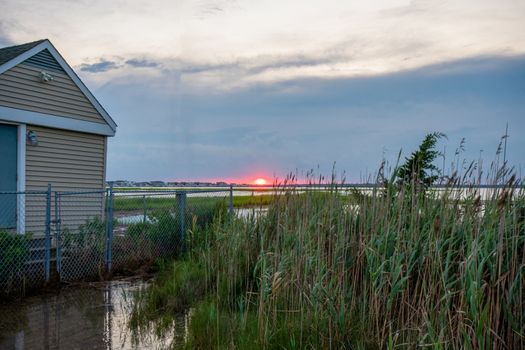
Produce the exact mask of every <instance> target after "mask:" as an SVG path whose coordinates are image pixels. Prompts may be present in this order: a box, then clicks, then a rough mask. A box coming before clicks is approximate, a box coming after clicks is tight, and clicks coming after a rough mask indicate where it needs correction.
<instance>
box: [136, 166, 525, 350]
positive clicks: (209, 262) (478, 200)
mask: <svg viewBox="0 0 525 350" xmlns="http://www.w3.org/2000/svg"><path fill="white" fill-rule="evenodd" d="M506 178H507V179H508V180H507V181H506V183H505V186H504V187H503V188H499V189H494V190H491V191H490V192H488V193H484V194H483V195H482V193H481V192H480V189H479V187H477V186H476V184H477V183H476V182H475V181H473V182H469V180H468V179H469V177H468V176H467V175H465V176H463V177H462V178H458V177H454V178H451V179H450V180H449V181H448V184H447V186H446V187H445V188H444V189H442V190H440V191H439V192H436V191H427V192H426V193H421V192H415V191H410V188H409V187H401V188H400V190H399V191H397V192H389V191H384V190H381V189H377V190H374V191H373V192H372V193H364V192H363V193H354V195H352V196H347V195H341V192H340V190H339V188H338V185H337V184H336V183H332V184H331V185H329V186H328V187H327V188H326V190H325V191H324V192H319V191H306V192H304V191H303V190H301V194H300V195H299V194H298V192H297V191H296V189H294V188H293V187H290V188H288V187H287V183H285V184H284V185H282V187H281V188H280V191H277V192H278V194H276V195H274V196H273V197H272V200H271V203H270V205H269V208H268V212H267V214H266V215H264V216H258V217H249V218H245V219H239V218H231V217H229V216H221V215H219V216H217V217H216V218H215V220H214V222H213V224H212V225H210V226H208V227H206V228H204V229H196V230H195V231H194V232H191V234H190V235H188V239H190V240H191V241H190V242H189V244H188V247H189V249H188V252H187V254H186V255H185V256H184V258H183V260H184V261H183V262H176V263H174V265H173V266H170V267H169V268H167V269H166V270H165V272H163V274H161V276H160V277H159V279H158V280H157V282H155V284H154V285H155V287H153V288H152V289H151V290H149V291H147V292H145V293H144V294H143V297H142V299H141V301H140V302H139V303H138V304H137V307H136V314H138V315H145V316H144V317H141V318H140V319H141V321H142V324H144V323H147V322H149V321H148V320H152V319H158V318H159V317H164V316H165V315H169V313H172V312H176V311H177V310H179V308H180V307H183V306H188V305H192V304H193V311H192V317H191V321H190V324H189V330H188V333H189V335H188V337H187V343H186V347H188V348H202V349H204V348H250V349H251V348H290V349H292V348H312V349H314V348H315V349H317V348H331V349H340V348H385V347H388V348H394V347H401V348H414V347H432V348H437V349H441V348H443V349H444V348H456V349H459V348H461V349H464V348H466V349H484V348H509V349H511V348H513V349H517V348H524V347H525V315H524V312H523V310H524V309H525V289H524V288H525V197H524V193H523V188H520V187H519V186H518V184H517V181H516V180H515V178H514V177H512V176H508V177H507V176H506ZM291 181H293V179H291ZM152 291H155V292H152ZM190 291H192V292H191V293H190ZM144 310H149V311H144ZM147 312H149V313H150V314H147ZM138 323H140V322H138ZM138 323H137V324H138Z"/></svg>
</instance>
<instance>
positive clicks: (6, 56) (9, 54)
mask: <svg viewBox="0 0 525 350" xmlns="http://www.w3.org/2000/svg"><path fill="white" fill-rule="evenodd" d="M44 40H45V39H42V40H37V41H33V42H30V43H27V44H22V45H15V46H9V47H4V48H0V65H2V64H4V63H6V62H9V61H11V60H12V59H13V58H15V57H16V56H18V55H21V54H23V53H24V52H26V51H28V50H31V49H32V48H33V47H35V46H37V45H38V44H40V43H41V42H43V41H44Z"/></svg>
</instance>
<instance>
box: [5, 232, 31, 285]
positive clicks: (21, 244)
mask: <svg viewBox="0 0 525 350" xmlns="http://www.w3.org/2000/svg"><path fill="white" fill-rule="evenodd" d="M28 240H29V237H28V236H27V235H21V234H14V233H9V232H7V231H0V283H2V284H4V283H6V282H8V281H10V280H11V278H12V277H13V275H15V274H16V272H18V271H20V270H21V268H22V267H23V265H24V262H25V261H26V259H27V256H28V253H29V249H28Z"/></svg>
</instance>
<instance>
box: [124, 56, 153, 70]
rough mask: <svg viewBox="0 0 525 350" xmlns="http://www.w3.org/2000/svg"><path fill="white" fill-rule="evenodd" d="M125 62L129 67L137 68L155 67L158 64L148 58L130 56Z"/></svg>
mask: <svg viewBox="0 0 525 350" xmlns="http://www.w3.org/2000/svg"><path fill="white" fill-rule="evenodd" d="M125 63H126V64H127V65H129V66H131V67H137V68H155V67H158V66H159V65H160V64H159V63H158V62H156V61H153V60H148V59H144V58H132V59H129V60H127V61H126V62H125Z"/></svg>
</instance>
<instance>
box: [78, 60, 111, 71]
mask: <svg viewBox="0 0 525 350" xmlns="http://www.w3.org/2000/svg"><path fill="white" fill-rule="evenodd" d="M119 67H120V65H119V64H118V63H117V62H114V61H107V60H100V61H99V62H97V63H92V64H88V63H84V64H81V65H80V67H79V68H80V70H81V71H82V72H89V73H102V72H107V71H110V70H113V69H117V68H119Z"/></svg>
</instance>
